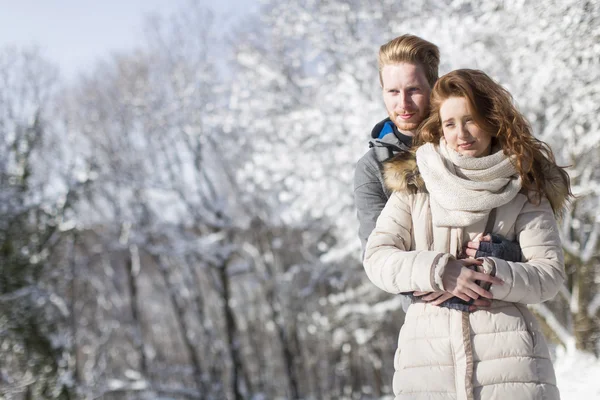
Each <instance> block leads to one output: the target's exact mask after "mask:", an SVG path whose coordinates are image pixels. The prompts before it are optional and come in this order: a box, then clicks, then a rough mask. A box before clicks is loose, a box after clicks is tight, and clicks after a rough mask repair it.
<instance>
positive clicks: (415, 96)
mask: <svg viewBox="0 0 600 400" xmlns="http://www.w3.org/2000/svg"><path fill="white" fill-rule="evenodd" d="M381 79H382V81H383V101H384V102H385V108H386V109H387V112H388V115H389V116H390V119H391V120H392V121H394V123H395V124H396V126H397V127H398V130H399V131H400V132H402V133H404V134H405V135H408V136H413V135H414V134H415V132H416V130H417V128H418V127H419V124H420V123H421V122H422V121H423V120H424V119H425V118H427V117H428V116H429V95H430V93H431V88H430V87H429V83H428V82H427V78H426V77H425V72H424V71H423V67H421V65H417V64H411V63H398V64H390V65H385V66H384V67H383V70H382V71H381Z"/></svg>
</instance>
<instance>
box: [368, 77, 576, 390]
mask: <svg viewBox="0 0 600 400" xmlns="http://www.w3.org/2000/svg"><path fill="white" fill-rule="evenodd" d="M431 96H432V101H431V103H432V104H431V107H432V113H431V116H430V117H429V118H428V119H427V120H426V121H425V122H424V124H423V126H422V128H421V130H420V132H419V140H420V141H421V143H424V144H423V145H422V146H420V147H419V148H418V150H417V151H416V159H415V156H414V155H412V156H410V155H408V156H407V155H406V154H404V153H403V154H400V155H399V156H398V157H396V158H394V159H392V160H390V161H389V162H387V163H386V165H385V166H384V170H385V172H384V175H385V180H386V185H388V187H389V188H390V189H391V190H393V191H394V193H393V195H392V196H391V197H390V199H389V201H388V203H387V204H386V206H385V208H384V210H383V211H382V213H381V215H380V217H379V219H378V220H377V225H376V228H375V230H374V231H373V233H372V234H371V236H370V237H369V240H368V243H367V248H366V251H365V259H364V267H365V270H366V272H367V275H368V276H369V278H370V279H371V281H372V282H373V283H374V284H375V285H377V286H378V287H379V288H381V289H383V290H385V291H388V292H390V293H400V292H409V291H416V292H420V293H423V292H437V293H438V295H439V292H444V296H445V297H447V296H449V295H453V296H456V297H458V298H460V299H463V300H465V301H472V299H480V298H483V299H490V302H489V307H485V308H481V307H480V308H479V309H478V310H477V311H474V312H471V313H469V312H462V311H458V310H454V309H449V308H443V307H437V306H436V305H435V304H432V303H427V302H425V301H421V302H419V301H416V302H415V303H413V304H412V305H411V306H410V307H409V308H408V311H407V313H406V318H405V322H404V325H403V326H402V329H401V331H400V335H399V339H398V349H397V351H396V355H395V358H394V366H395V369H396V371H395V374H394V382H393V388H394V393H395V395H396V400H400V399H511V400H516V399H558V398H559V392H558V388H557V387H556V380H555V376H554V370H553V366H552V362H551V360H550V355H549V352H548V348H547V345H546V342H545V340H544V337H543V335H542V333H541V330H540V327H539V325H538V323H537V321H536V319H535V317H534V316H533V315H532V313H531V312H530V311H529V310H528V309H527V306H526V304H531V303H539V302H542V301H546V300H549V299H551V298H552V297H554V296H555V294H556V293H557V292H558V290H559V288H560V286H561V285H562V283H563V281H564V279H565V275H564V261H563V253H562V249H561V243H560V239H559V234H558V228H557V225H556V219H555V215H556V214H557V213H558V212H560V210H561V209H562V208H563V206H564V205H565V202H566V201H567V200H568V198H569V196H570V189H569V178H568V175H567V174H566V172H565V171H564V170H563V169H561V168H560V167H558V166H557V165H556V164H555V162H554V158H553V155H552V152H551V150H550V149H549V148H548V146H547V145H546V144H544V143H543V142H540V141H538V140H536V139H535V138H534V137H533V135H532V134H531V129H530V127H529V125H528V124H527V122H526V121H525V118H524V117H523V116H522V115H521V114H520V113H519V112H518V110H517V109H516V108H515V107H514V106H513V104H512V101H511V100H512V99H511V96H510V94H509V93H508V92H507V91H506V90H504V89H503V88H502V87H501V86H500V85H498V84H497V83H495V82H494V81H493V80H492V79H490V78H489V77H488V76H487V75H486V74H484V73H483V72H481V71H475V70H457V71H453V72H451V73H449V74H447V75H445V76H443V77H442V78H440V79H439V80H438V82H437V83H436V84H435V86H434V88H433V92H432V95H431ZM486 227H489V229H488V231H491V233H494V234H499V235H502V236H504V237H506V238H507V239H509V240H515V239H516V240H518V241H519V243H520V245H521V249H522V260H523V262H510V261H504V260H501V259H498V258H494V257H486V258H483V259H474V258H467V259H458V258H459V257H460V256H461V253H462V251H463V248H464V246H465V245H466V244H467V243H469V242H470V241H473V240H476V239H477V238H476V235H477V232H482V231H485V230H486V229H485V228H486ZM490 285H491V286H490Z"/></svg>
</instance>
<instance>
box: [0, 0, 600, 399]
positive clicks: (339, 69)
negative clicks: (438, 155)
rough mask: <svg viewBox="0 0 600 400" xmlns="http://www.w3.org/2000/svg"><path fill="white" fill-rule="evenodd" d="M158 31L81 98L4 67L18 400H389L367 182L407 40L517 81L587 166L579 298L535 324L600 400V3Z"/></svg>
mask: <svg viewBox="0 0 600 400" xmlns="http://www.w3.org/2000/svg"><path fill="white" fill-rule="evenodd" d="M145 26H146V29H145V32H146V36H145V42H144V43H142V44H140V46H139V47H138V48H136V49H135V50H132V51H130V52H126V53H119V54H115V55H114V57H112V58H111V59H108V60H105V61H103V62H99V63H98V64H97V65H96V66H95V67H94V69H92V70H90V71H88V72H86V73H85V74H84V75H82V76H81V77H80V78H78V79H76V80H75V81H73V82H66V81H65V80H64V79H62V78H61V73H60V70H59V69H58V68H57V67H56V66H55V65H52V64H51V63H50V62H49V61H47V60H46V59H45V58H44V57H43V53H42V52H40V51H39V50H35V49H30V48H14V47H11V48H3V49H0V398H5V399H107V400H108V399H115V400H116V399H177V400H179V399H182V400H186V399H199V400H212V399H235V400H239V399H254V400H269V399H314V400H326V399H391V398H392V397H393V396H392V394H391V392H392V389H391V381H392V374H393V354H394V349H395V346H396V341H397V333H398V331H399V329H400V327H401V325H402V322H403V312H402V308H401V306H400V300H399V298H397V297H394V296H392V295H389V294H387V293H384V292H382V291H381V290H379V289H377V288H376V287H375V286H374V285H373V284H372V283H370V282H369V281H368V279H367V277H366V274H365V272H364V270H363V267H362V265H361V260H360V257H361V250H360V242H359V240H358V236H357V221H356V216H355V209H354V205H353V197H352V178H353V173H354V165H355V163H356V161H357V160H358V159H359V158H360V156H361V155H362V154H364V152H365V151H366V150H367V149H368V140H369V134H370V131H371V128H372V127H373V125H374V124H376V123H377V122H378V121H380V120H382V119H383V118H385V117H386V112H385V108H384V105H383V101H382V99H381V89H380V87H379V82H378V78H377V58H376V57H377V51H378V49H379V46H380V45H381V44H383V43H385V42H387V41H388V40H390V39H392V38H393V37H395V36H398V35H400V34H404V33H412V34H416V35H419V36H421V37H423V38H425V39H427V40H430V41H432V42H434V43H436V44H437V45H438V46H439V47H440V50H441V55H442V64H441V71H440V73H441V74H443V73H446V72H449V71H451V70H453V69H456V68H464V67H468V68H477V69H481V70H483V71H485V72H487V73H488V74H489V75H491V76H492V77H494V79H496V80H497V81H499V82H500V83H501V84H503V85H504V86H505V87H506V88H507V89H508V90H509V91H510V92H511V93H512V94H513V96H514V100H515V102H516V104H517V105H518V106H519V108H520V109H521V110H522V111H523V112H524V114H525V115H526V116H527V118H528V119H529V121H530V123H531V124H532V126H533V128H534V132H535V134H536V136H537V137H539V138H541V139H542V140H544V141H547V142H548V143H549V144H550V145H551V147H552V148H553V150H554V152H555V154H556V157H557V160H558V161H559V163H560V164H561V165H565V166H569V174H570V177H571V182H572V185H573V191H574V193H575V195H576V198H575V200H574V201H573V203H572V205H571V207H570V210H569V211H568V212H566V213H565V214H564V215H563V217H562V220H561V227H562V228H561V229H562V232H561V235H562V240H563V244H564V249H565V254H566V268H567V274H568V282H567V284H566V285H565V286H564V287H563V288H562V290H561V292H560V294H559V295H558V296H557V297H556V298H555V299H554V300H553V301H551V302H547V303H544V304H540V305H535V306H533V307H532V308H533V310H534V311H535V313H536V316H537V317H538V318H539V320H540V323H541V324H542V326H543V329H544V332H545V334H546V337H547V338H548V340H549V342H550V343H551V344H552V350H553V357H555V358H556V363H557V374H558V378H559V388H561V390H562V391H563V393H562V395H563V398H565V399H572V398H594V396H595V395H598V396H600V387H599V386H598V383H597V382H596V381H597V380H598V379H597V378H598V375H596V377H595V378H594V379H592V378H591V376H592V375H593V374H595V373H600V361H598V359H597V358H596V357H597V356H598V355H599V353H600V318H599V316H600V294H599V292H598V286H599V285H600V241H599V235H600V214H599V212H598V210H599V209H600V168H599V167H600V118H599V117H598V115H600V1H598V0H536V1H533V0H529V1H527V0H486V1H474V0H422V1H396V0H394V1H391V0H376V1H373V0H368V1H367V0H289V1H286V2H279V1H274V0H267V1H263V2H262V3H261V7H260V10H259V11H258V12H257V13H256V14H252V15H251V16H249V17H245V18H244V19H240V20H239V21H235V24H230V26H231V28H230V29H227V30H224V29H222V17H221V16H218V15H215V14H213V13H212V12H211V9H210V6H209V5H208V4H206V3H203V2H195V1H190V2H189V4H188V5H187V6H186V7H185V8H184V9H181V10H180V12H178V13H176V14H174V15H171V16H154V17H152V16H150V17H148V19H147V21H146V25H145ZM560 362H562V363H563V364H562V365H563V369H561V368H560V365H559V363H560ZM561 371H562V372H561ZM561 374H562V375H561ZM565 374H566V375H565ZM569 374H571V375H569ZM585 374H592V375H590V378H589V379H588V380H587V381H586V380H585ZM573 377H576V378H577V379H580V380H579V381H577V380H576V381H575V383H574V384H570V383H569V382H570V381H568V380H570V379H571V378H573ZM590 382H592V383H594V384H596V386H595V388H596V389H589V386H586V385H588V384H589V383H590ZM586 388H587V389H586ZM576 390H580V391H579V392H576ZM581 390H584V391H583V392H582V391H581ZM585 390H587V392H586V391H585ZM592 390H594V391H592ZM577 393H578V394H577ZM576 395H579V396H583V397H576ZM584 395H585V396H584ZM586 396H587V397H586Z"/></svg>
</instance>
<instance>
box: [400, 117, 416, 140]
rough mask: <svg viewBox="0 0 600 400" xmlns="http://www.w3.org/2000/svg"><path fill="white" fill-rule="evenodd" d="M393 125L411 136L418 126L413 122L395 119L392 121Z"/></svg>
mask: <svg viewBox="0 0 600 400" xmlns="http://www.w3.org/2000/svg"><path fill="white" fill-rule="evenodd" d="M394 125H396V128H398V130H399V131H400V132H402V133H403V134H405V135H406V136H413V135H414V134H415V132H416V131H417V128H418V127H419V124H415V123H414V122H398V121H397V120H396V121H394Z"/></svg>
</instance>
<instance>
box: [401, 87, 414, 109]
mask: <svg viewBox="0 0 600 400" xmlns="http://www.w3.org/2000/svg"><path fill="white" fill-rule="evenodd" d="M398 100H399V101H398V106H399V107H400V108H402V109H403V110H406V109H407V108H410V104H411V102H412V100H411V98H410V95H409V94H408V93H407V92H405V91H401V92H400V98H399V99H398Z"/></svg>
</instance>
